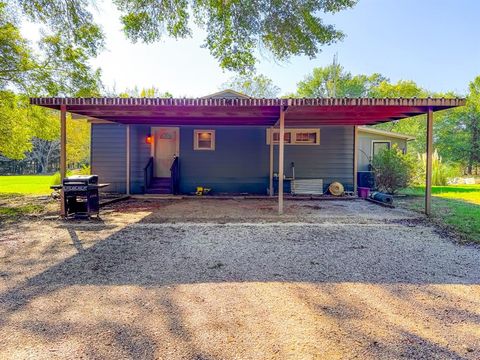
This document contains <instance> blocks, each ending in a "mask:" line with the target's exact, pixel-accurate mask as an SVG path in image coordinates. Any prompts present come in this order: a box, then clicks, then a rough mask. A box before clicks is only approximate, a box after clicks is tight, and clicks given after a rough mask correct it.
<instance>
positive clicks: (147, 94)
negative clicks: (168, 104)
mask: <svg viewBox="0 0 480 360" xmlns="http://www.w3.org/2000/svg"><path fill="white" fill-rule="evenodd" d="M112 96H119V97H122V98H128V97H144V98H157V97H158V98H172V97H173V95H172V94H171V93H169V92H168V91H165V92H163V91H160V90H159V89H158V88H156V87H155V86H152V87H150V88H142V89H141V90H139V89H138V87H136V86H135V87H134V88H133V89H126V90H125V91H123V92H121V93H120V94H118V95H116V94H113V95H112Z"/></svg>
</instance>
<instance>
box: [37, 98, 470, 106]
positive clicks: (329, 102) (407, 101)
mask: <svg viewBox="0 0 480 360" xmlns="http://www.w3.org/2000/svg"><path fill="white" fill-rule="evenodd" d="M30 103H31V104H32V105H40V106H47V107H57V106H60V105H67V106H68V105H99V106H102V105H119V106H432V107H439V108H449V107H455V106H462V105H465V99H460V98H455V99H444V98H441V99H439V98H425V99H418V98H383V99H382V98H313V99H310V98H301V99H259V98H246V99H240V98H232V99H226V98H195V99H191V98H168V99H167V98H61V97H53V98H30Z"/></svg>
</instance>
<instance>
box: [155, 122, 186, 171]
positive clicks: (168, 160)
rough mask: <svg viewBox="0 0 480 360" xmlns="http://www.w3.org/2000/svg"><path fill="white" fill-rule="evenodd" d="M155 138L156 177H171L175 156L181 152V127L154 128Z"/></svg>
mask: <svg viewBox="0 0 480 360" xmlns="http://www.w3.org/2000/svg"><path fill="white" fill-rule="evenodd" d="M153 131H154V134H155V138H154V141H153V144H154V149H155V150H154V157H155V177H170V167H171V166H172V162H173V158H174V157H175V155H176V156H178V152H179V135H180V132H179V129H178V128H175V127H165V128H153Z"/></svg>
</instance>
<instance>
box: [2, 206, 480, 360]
mask: <svg viewBox="0 0 480 360" xmlns="http://www.w3.org/2000/svg"><path fill="white" fill-rule="evenodd" d="M314 206H318V207H319V209H316V208H314ZM257 207H258V208H257ZM262 207H263V208H262ZM275 211H276V209H275V203H274V202H270V201H263V200H255V201H250V200H249V201H243V202H242V201H236V200H225V201H215V200H208V201H205V202H204V201H198V200H192V201H188V200H187V201H175V200H169V201H160V202H137V201H127V202H124V203H117V204H112V206H111V207H110V209H109V210H108V211H106V212H103V213H102V217H101V220H98V221H93V222H87V221H67V222H63V221H32V220H31V219H29V220H28V221H19V222H16V223H15V224H6V225H5V226H3V227H2V228H1V229H0V238H1V239H2V240H5V241H2V242H0V358H9V359H16V358H18V359H23V358H38V359H43V358H103V359H118V358H131V359H138V358H145V359H157V358H158V359H239V358H241V359H258V358H265V359H285V358H294V359H311V358H325V359H345V358H361V359H395V358H425V359H428V358H449V359H478V358H479V357H480V311H479V309H480V300H479V299H480V270H479V268H478V263H480V250H479V249H478V248H476V247H471V246H461V245H458V244H456V243H454V242H452V241H450V240H449V239H446V238H443V237H441V236H439V234H438V233H437V232H436V231H435V228H434V227H432V226H431V224H429V223H428V222H425V221H423V220H422V218H423V217H422V216H421V215H419V214H416V213H412V212H408V211H404V210H401V209H385V208H380V207H377V206H376V205H374V204H370V203H367V202H364V201H352V202H348V206H343V204H341V203H337V202H323V203H322V202H321V201H320V202H318V203H317V202H311V201H309V202H287V203H286V213H285V214H284V215H282V216H281V217H279V216H278V215H276V213H275ZM198 217H200V218H201V219H204V220H203V221H200V220H199V219H198ZM232 219H236V220H235V221H231V220H232Z"/></svg>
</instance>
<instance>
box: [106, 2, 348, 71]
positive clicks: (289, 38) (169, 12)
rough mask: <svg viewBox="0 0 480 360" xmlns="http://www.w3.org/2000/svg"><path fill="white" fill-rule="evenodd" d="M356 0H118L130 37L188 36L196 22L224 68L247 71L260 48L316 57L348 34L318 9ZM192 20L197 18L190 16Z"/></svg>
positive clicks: (283, 55) (331, 10) (149, 39)
mask: <svg viewBox="0 0 480 360" xmlns="http://www.w3.org/2000/svg"><path fill="white" fill-rule="evenodd" d="M356 2H357V0H327V1H325V0H290V1H278V0H249V1H241V0H233V1H224V0H210V1H205V0H176V1H157V0H114V3H115V4H116V5H117V7H118V9H119V10H120V12H121V13H122V17H121V20H122V23H123V26H124V31H125V34H126V35H127V37H128V38H129V39H131V40H133V41H138V40H141V41H144V42H147V43H151V42H154V41H157V40H159V39H161V38H162V37H163V36H164V35H168V36H171V37H174V38H185V37H187V36H190V35H191V33H192V27H191V25H192V23H193V24H195V25H196V26H197V27H199V28H200V29H202V30H204V31H205V32H206V38H205V41H204V44H203V47H205V48H207V49H208V50H209V51H210V53H211V54H212V56H213V57H214V58H216V59H217V60H218V61H219V63H220V66H221V67H222V68H224V69H229V70H234V71H240V72H245V71H247V70H252V69H253V68H254V66H255V63H256V61H257V58H256V57H257V55H256V51H257V50H263V49H265V50H267V51H269V52H270V53H271V54H273V56H274V57H275V58H276V59H279V60H286V59H288V58H290V57H291V56H293V55H306V56H309V57H310V58H313V57H315V56H316V55H317V54H318V53H319V52H320V51H321V47H322V46H323V45H327V44H331V43H333V42H335V41H338V40H341V39H342V38H343V37H344V34H343V33H342V32H341V31H339V30H337V29H335V27H334V26H333V25H327V24H324V23H323V21H322V18H321V17H320V14H322V13H336V12H338V11H341V10H344V9H348V8H350V7H353V6H354V5H355V3H356ZM192 20H193V21H192Z"/></svg>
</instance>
